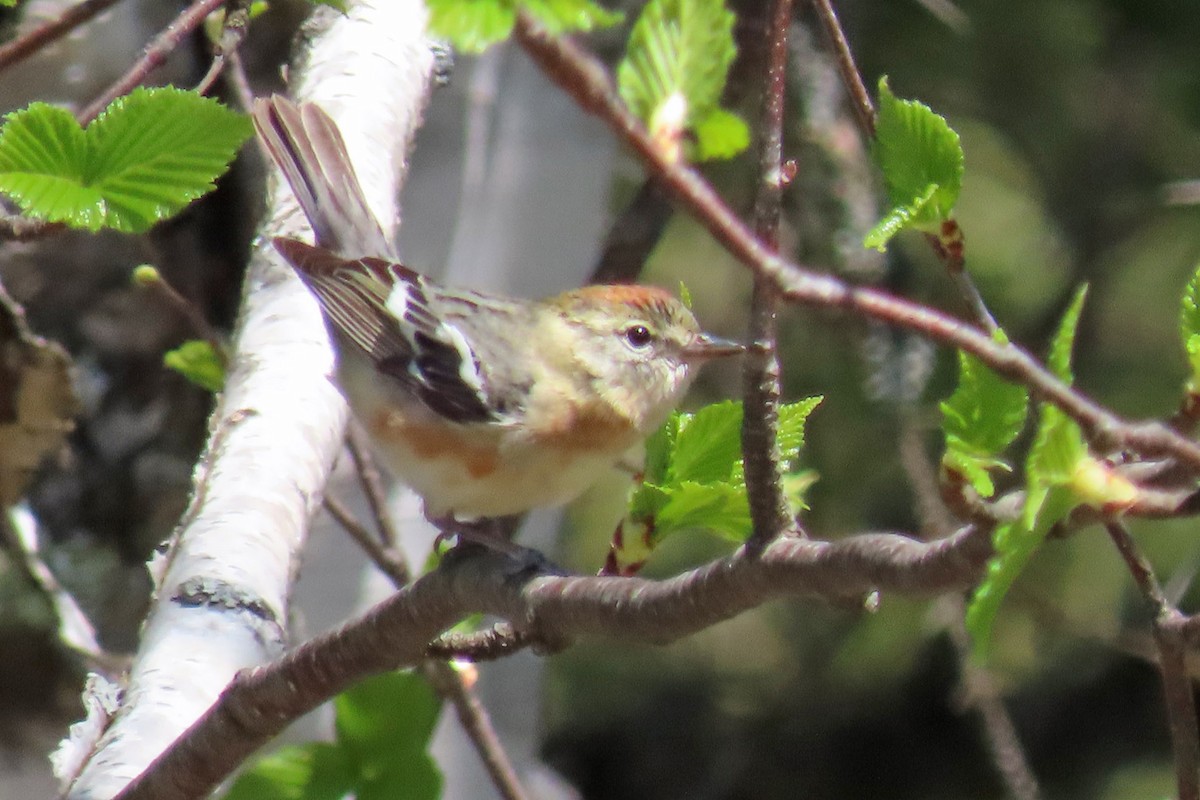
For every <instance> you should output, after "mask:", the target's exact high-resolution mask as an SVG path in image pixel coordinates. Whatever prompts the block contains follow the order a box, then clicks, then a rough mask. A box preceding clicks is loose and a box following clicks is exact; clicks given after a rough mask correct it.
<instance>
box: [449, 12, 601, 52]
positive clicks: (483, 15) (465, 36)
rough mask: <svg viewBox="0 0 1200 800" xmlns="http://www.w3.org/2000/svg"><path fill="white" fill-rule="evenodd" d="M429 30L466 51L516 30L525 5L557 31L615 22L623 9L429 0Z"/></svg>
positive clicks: (489, 43)
mask: <svg viewBox="0 0 1200 800" xmlns="http://www.w3.org/2000/svg"><path fill="white" fill-rule="evenodd" d="M426 5H427V6H428V8H429V30H430V32H431V33H432V34H433V35H434V36H437V37H438V38H441V39H445V40H446V41H448V42H450V43H451V44H452V45H454V46H455V47H456V48H458V49H459V50H462V51H463V52H465V53H480V52H483V51H484V50H486V49H487V48H488V47H490V46H491V45H493V44H496V43H497V42H502V41H504V40H505V39H507V38H508V37H509V34H511V33H512V29H513V25H514V24H515V23H516V20H517V9H518V8H519V7H522V8H525V9H526V10H528V11H529V13H530V14H531V15H533V16H534V17H535V18H537V20H538V21H539V22H540V23H542V25H544V26H545V27H546V29H547V30H548V31H549V32H550V33H553V34H562V33H570V32H572V31H590V30H595V29H596V28H602V27H606V26H608V25H615V24H616V23H618V22H620V21H621V18H622V17H621V15H620V14H619V13H616V12H613V11H609V10H607V9H605V8H602V7H600V6H598V5H596V4H595V3H593V2H591V0H523V2H518V0H429V2H427V3H426Z"/></svg>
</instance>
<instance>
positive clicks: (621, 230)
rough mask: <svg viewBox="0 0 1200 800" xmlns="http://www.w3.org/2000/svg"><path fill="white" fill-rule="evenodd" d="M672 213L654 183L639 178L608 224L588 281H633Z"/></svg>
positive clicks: (660, 236) (673, 211)
mask: <svg viewBox="0 0 1200 800" xmlns="http://www.w3.org/2000/svg"><path fill="white" fill-rule="evenodd" d="M674 213H675V209H674V208H673V207H672V206H671V204H670V202H668V201H667V198H666V196H665V195H664V194H663V193H662V190H661V189H660V188H658V184H657V183H655V182H654V181H651V180H647V181H643V183H642V185H641V186H640V187H638V190H637V192H636V193H635V194H634V195H633V199H632V200H630V201H629V205H627V206H625V209H624V210H623V211H622V212H621V213H620V214H618V215H617V218H616V219H614V220H613V223H612V226H611V227H609V229H608V234H607V235H606V236H605V237H604V244H603V245H602V246H601V248H600V256H599V258H597V259H596V266H595V267H593V268H592V276H591V277H590V278H589V279H588V283H628V282H629V281H634V280H637V277H638V275H640V274H641V273H642V268H643V267H645V266H646V260H647V259H649V258H650V253H652V252H653V251H654V248H655V247H656V246H657V245H658V241H659V239H661V238H662V235H663V232H664V231H665V230H666V229H667V223H668V222H670V220H671V215H672V214H674Z"/></svg>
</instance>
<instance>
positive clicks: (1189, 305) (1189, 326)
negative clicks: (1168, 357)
mask: <svg viewBox="0 0 1200 800" xmlns="http://www.w3.org/2000/svg"><path fill="white" fill-rule="evenodd" d="M1179 338H1180V339H1181V340H1182V341H1183V348H1184V350H1185V351H1186V352H1187V356H1188V365H1189V366H1190V367H1191V370H1192V374H1191V376H1190V377H1189V379H1188V391H1189V392H1196V391H1198V390H1200V264H1197V265H1196V271H1195V272H1193V273H1192V278H1191V280H1189V281H1188V284H1187V287H1186V288H1185V289H1184V290H1183V299H1182V300H1181V302H1180V307H1179Z"/></svg>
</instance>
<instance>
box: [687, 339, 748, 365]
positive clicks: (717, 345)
mask: <svg viewBox="0 0 1200 800" xmlns="http://www.w3.org/2000/svg"><path fill="white" fill-rule="evenodd" d="M744 352H746V346H745V345H744V344H742V343H741V342H735V341H733V340H732V339H722V338H721V337H719V336H713V335H712V334H709V333H699V334H696V337H695V338H694V339H692V341H691V342H689V343H688V345H687V347H685V348H683V357H684V358H686V359H687V360H688V361H707V360H708V359H710V358H719V357H721V356H736V355H739V354H741V353H744Z"/></svg>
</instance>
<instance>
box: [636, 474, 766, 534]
mask: <svg viewBox="0 0 1200 800" xmlns="http://www.w3.org/2000/svg"><path fill="white" fill-rule="evenodd" d="M667 496H668V500H667V503H666V505H665V506H663V508H662V509H661V510H660V511H659V512H658V516H657V518H656V519H655V523H656V525H655V536H654V540H655V543H657V542H659V541H661V540H662V537H664V536H666V535H667V534H669V533H672V532H675V531H679V530H684V529H688V528H701V529H704V530H710V531H713V532H715V533H718V534H720V535H721V536H723V537H725V538H727V539H729V540H731V541H734V542H737V543H739V544H740V543H741V542H744V541H746V537H747V536H749V535H750V529H751V523H750V501H749V500H748V499H747V498H746V487H744V486H736V485H733V484H730V483H696V482H694V481H683V482H681V483H679V484H677V485H675V486H673V487H671V488H670V489H669V490H667Z"/></svg>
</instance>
